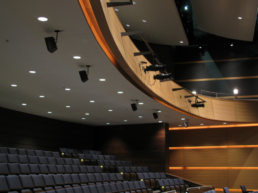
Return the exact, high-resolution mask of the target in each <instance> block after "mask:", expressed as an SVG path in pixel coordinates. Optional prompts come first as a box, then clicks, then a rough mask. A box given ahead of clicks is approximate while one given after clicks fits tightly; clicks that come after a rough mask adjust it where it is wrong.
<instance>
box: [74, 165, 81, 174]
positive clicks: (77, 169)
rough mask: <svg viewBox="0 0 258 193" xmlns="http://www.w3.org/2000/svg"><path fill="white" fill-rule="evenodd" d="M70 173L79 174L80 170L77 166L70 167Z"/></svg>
mask: <svg viewBox="0 0 258 193" xmlns="http://www.w3.org/2000/svg"><path fill="white" fill-rule="evenodd" d="M72 172H73V173H76V174H77V173H80V168H79V166H78V165H72Z"/></svg>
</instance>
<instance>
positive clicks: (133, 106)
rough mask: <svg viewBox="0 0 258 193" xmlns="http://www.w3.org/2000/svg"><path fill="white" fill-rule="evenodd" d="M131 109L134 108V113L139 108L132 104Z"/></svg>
mask: <svg viewBox="0 0 258 193" xmlns="http://www.w3.org/2000/svg"><path fill="white" fill-rule="evenodd" d="M131 107H132V110H133V111H136V110H137V106H136V104H135V103H132V104H131Z"/></svg>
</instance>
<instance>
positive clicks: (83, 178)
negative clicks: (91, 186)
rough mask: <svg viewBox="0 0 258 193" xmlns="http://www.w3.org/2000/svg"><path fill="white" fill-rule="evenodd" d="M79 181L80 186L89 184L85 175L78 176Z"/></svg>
mask: <svg viewBox="0 0 258 193" xmlns="http://www.w3.org/2000/svg"><path fill="white" fill-rule="evenodd" d="M79 179H80V183H81V184H86V183H88V182H89V179H88V176H87V175H86V174H79Z"/></svg>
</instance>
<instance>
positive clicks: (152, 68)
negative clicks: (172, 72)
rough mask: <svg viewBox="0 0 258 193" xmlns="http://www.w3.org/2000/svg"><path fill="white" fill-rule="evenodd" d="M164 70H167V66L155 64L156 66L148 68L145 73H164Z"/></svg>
mask: <svg viewBox="0 0 258 193" xmlns="http://www.w3.org/2000/svg"><path fill="white" fill-rule="evenodd" d="M163 70H165V65H162V64H154V65H150V66H147V67H146V68H145V69H144V72H145V73H146V72H147V71H163Z"/></svg>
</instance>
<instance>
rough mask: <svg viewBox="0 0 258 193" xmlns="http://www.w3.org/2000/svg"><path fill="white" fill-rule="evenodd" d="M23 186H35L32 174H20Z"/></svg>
mask: <svg viewBox="0 0 258 193" xmlns="http://www.w3.org/2000/svg"><path fill="white" fill-rule="evenodd" d="M19 177H20V181H21V185H22V188H23V189H24V188H34V184H33V181H32V177H31V176H30V175H23V174H22V175H19Z"/></svg>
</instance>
